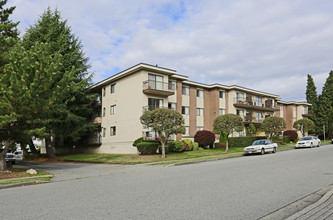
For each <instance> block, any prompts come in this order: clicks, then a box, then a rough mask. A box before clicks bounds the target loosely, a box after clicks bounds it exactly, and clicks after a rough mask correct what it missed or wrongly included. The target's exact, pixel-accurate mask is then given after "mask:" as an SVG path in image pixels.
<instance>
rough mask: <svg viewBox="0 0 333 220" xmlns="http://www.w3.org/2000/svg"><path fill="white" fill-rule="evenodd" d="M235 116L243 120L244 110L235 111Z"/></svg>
mask: <svg viewBox="0 0 333 220" xmlns="http://www.w3.org/2000/svg"><path fill="white" fill-rule="evenodd" d="M236 112H237V115H239V116H240V117H241V118H244V110H238V109H237V111H236Z"/></svg>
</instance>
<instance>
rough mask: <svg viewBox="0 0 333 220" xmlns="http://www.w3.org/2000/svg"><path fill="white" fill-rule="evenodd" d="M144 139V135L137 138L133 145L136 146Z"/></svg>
mask: <svg viewBox="0 0 333 220" xmlns="http://www.w3.org/2000/svg"><path fill="white" fill-rule="evenodd" d="M143 141H144V138H143V137H140V138H138V139H136V140H135V141H134V142H133V144H132V146H133V147H136V145H137V144H138V143H141V142H143Z"/></svg>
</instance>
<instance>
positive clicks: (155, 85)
mask: <svg viewBox="0 0 333 220" xmlns="http://www.w3.org/2000/svg"><path fill="white" fill-rule="evenodd" d="M148 87H149V89H156V90H163V76H158V75H154V74H148Z"/></svg>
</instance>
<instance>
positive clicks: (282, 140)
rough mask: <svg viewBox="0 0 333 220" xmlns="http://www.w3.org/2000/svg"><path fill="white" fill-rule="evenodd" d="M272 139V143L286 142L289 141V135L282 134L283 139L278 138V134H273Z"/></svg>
mask: <svg viewBox="0 0 333 220" xmlns="http://www.w3.org/2000/svg"><path fill="white" fill-rule="evenodd" d="M272 141H273V142H274V143H278V144H288V143H289V142H290V137H289V136H283V139H280V137H279V136H274V137H273V138H272Z"/></svg>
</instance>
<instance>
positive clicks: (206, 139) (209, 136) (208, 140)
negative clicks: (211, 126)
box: [194, 130, 215, 148]
mask: <svg viewBox="0 0 333 220" xmlns="http://www.w3.org/2000/svg"><path fill="white" fill-rule="evenodd" d="M194 141H195V142H198V144H199V146H200V147H206V146H210V148H213V146H214V142H215V134H214V133H213V132H211V131H207V130H202V131H197V133H196V134H195V135H194Z"/></svg>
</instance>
